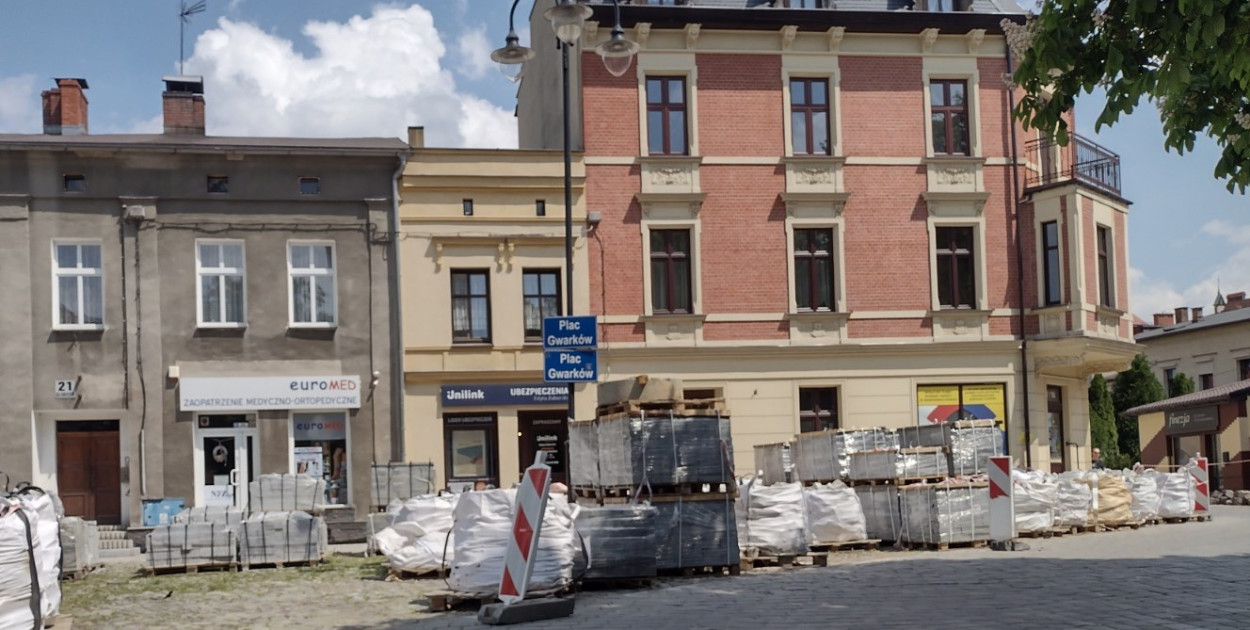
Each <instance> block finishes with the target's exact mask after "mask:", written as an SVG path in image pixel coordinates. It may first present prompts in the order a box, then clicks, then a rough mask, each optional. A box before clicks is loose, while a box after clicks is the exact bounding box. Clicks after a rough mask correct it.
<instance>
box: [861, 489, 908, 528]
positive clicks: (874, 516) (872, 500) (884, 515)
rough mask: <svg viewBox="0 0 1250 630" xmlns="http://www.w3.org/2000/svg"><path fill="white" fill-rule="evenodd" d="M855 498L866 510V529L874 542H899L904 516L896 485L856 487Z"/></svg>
mask: <svg viewBox="0 0 1250 630" xmlns="http://www.w3.org/2000/svg"><path fill="white" fill-rule="evenodd" d="M854 490H855V496H856V497H858V498H859V505H860V508H861V509H863V510H864V527H865V529H866V531H867V534H868V538H869V539H872V540H886V541H895V540H899V538H900V537H901V534H902V531H903V516H902V514H901V513H900V512H899V503H898V487H897V486H894V485H878V486H855V488H854Z"/></svg>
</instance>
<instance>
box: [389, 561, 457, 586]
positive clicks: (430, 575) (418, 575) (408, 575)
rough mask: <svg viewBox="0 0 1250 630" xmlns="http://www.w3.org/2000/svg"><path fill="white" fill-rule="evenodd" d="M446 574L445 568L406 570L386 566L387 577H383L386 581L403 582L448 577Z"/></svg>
mask: <svg viewBox="0 0 1250 630" xmlns="http://www.w3.org/2000/svg"><path fill="white" fill-rule="evenodd" d="M383 566H385V565H383ZM446 575H447V573H446V571H444V570H443V569H432V570H429V571H405V570H403V569H396V568H394V567H386V577H385V578H382V579H383V581H385V582H403V581H405V580H429V579H435V578H437V579H442V578H444V577H446Z"/></svg>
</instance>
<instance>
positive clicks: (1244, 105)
mask: <svg viewBox="0 0 1250 630" xmlns="http://www.w3.org/2000/svg"><path fill="white" fill-rule="evenodd" d="M1003 28H1004V31H1005V32H1006V34H1007V41H1008V44H1009V45H1010V46H1011V50H1012V55H1013V56H1014V57H1015V58H1016V59H1017V60H1018V65H1017V66H1016V68H1015V72H1014V73H1013V75H1012V76H1013V80H1014V82H1015V83H1016V85H1018V86H1020V87H1021V88H1023V89H1024V91H1025V92H1026V95H1025V96H1024V97H1023V98H1021V99H1020V101H1019V103H1018V104H1017V106H1016V109H1015V112H1014V113H1015V115H1016V117H1017V118H1018V119H1019V120H1021V121H1023V122H1024V123H1025V125H1027V126H1028V127H1031V128H1034V129H1039V130H1042V131H1043V132H1045V133H1047V134H1050V135H1053V136H1054V137H1056V139H1058V140H1059V142H1060V143H1061V144H1066V143H1067V139H1068V128H1067V124H1066V122H1065V121H1064V119H1063V115H1064V114H1065V113H1066V112H1069V111H1071V110H1072V109H1073V107H1074V106H1075V103H1076V97H1077V95H1078V94H1080V93H1082V92H1084V93H1091V92H1093V91H1094V89H1095V88H1098V87H1102V88H1105V90H1106V93H1107V104H1106V106H1105V107H1104V108H1103V110H1102V112H1101V114H1100V115H1099V116H1098V120H1097V121H1096V123H1095V127H1094V129H1095V130H1098V129H1101V128H1102V127H1103V126H1108V125H1111V124H1114V123H1115V122H1116V121H1117V120H1118V119H1119V118H1120V115H1121V114H1128V113H1131V112H1132V111H1133V109H1134V108H1135V107H1137V105H1138V104H1139V102H1140V101H1141V99H1142V98H1143V97H1145V98H1148V99H1151V100H1153V101H1154V102H1155V105H1156V106H1157V107H1158V108H1159V113H1160V117H1161V119H1162V121H1163V131H1164V135H1165V139H1164V146H1166V147H1167V148H1168V149H1169V150H1175V151H1177V152H1178V153H1182V154H1183V153H1185V152H1186V151H1193V148H1194V138H1195V136H1196V135H1197V134H1199V133H1203V134H1206V135H1208V136H1210V137H1211V138H1212V139H1214V140H1215V142H1216V143H1217V144H1219V145H1220V146H1221V147H1222V148H1223V155H1222V156H1221V157H1220V160H1219V162H1218V163H1217V164H1216V166H1215V176H1216V177H1217V178H1224V179H1226V180H1227V182H1228V189H1229V190H1230V191H1232V190H1236V189H1240V190H1241V192H1243V193H1244V192H1245V189H1246V186H1247V184H1250V98H1248V97H1247V95H1250V54H1247V53H1246V51H1247V50H1250V2H1246V0H1043V2H1042V3H1041V12H1040V13H1039V14H1038V15H1036V16H1031V17H1030V18H1029V20H1028V22H1027V24H1025V25H1023V26H1022V25H1019V24H1015V23H1012V22H1010V21H1009V20H1004V21H1003ZM1048 94H1049V95H1048Z"/></svg>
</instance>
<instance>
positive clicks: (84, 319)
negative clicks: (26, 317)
mask: <svg viewBox="0 0 1250 630" xmlns="http://www.w3.org/2000/svg"><path fill="white" fill-rule="evenodd" d="M52 275H53V283H52V300H53V307H54V312H53V314H52V325H53V327H55V328H72V329H87V330H92V329H99V328H103V327H104V269H103V262H102V261H101V260H100V244H99V243H91V242H85V243H66V242H57V243H53V244H52Z"/></svg>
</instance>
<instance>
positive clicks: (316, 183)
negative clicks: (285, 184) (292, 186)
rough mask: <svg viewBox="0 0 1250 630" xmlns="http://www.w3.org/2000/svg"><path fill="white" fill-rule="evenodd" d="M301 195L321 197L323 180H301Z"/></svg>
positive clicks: (304, 178) (311, 178)
mask: <svg viewBox="0 0 1250 630" xmlns="http://www.w3.org/2000/svg"><path fill="white" fill-rule="evenodd" d="M299 194H301V195H320V194H321V178H320V177H301V178H299Z"/></svg>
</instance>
